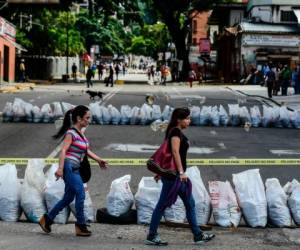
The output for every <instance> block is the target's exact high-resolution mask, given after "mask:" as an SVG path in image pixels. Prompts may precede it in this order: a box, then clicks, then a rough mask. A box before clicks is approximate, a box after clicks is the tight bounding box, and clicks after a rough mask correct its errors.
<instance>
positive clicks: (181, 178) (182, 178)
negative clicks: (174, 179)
mask: <svg viewBox="0 0 300 250" xmlns="http://www.w3.org/2000/svg"><path fill="white" fill-rule="evenodd" d="M179 177H180V180H181V181H184V182H186V181H187V179H188V177H187V175H186V174H185V173H183V174H181V175H179Z"/></svg>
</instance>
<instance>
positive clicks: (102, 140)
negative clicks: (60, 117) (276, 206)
mask: <svg viewBox="0 0 300 250" xmlns="http://www.w3.org/2000/svg"><path fill="white" fill-rule="evenodd" d="M96 89H98V90H102V91H105V92H106V93H109V92H110V91H114V90H115V89H116V88H104V87H102V86H101V87H99V86H98V87H97V86H96ZM118 90H119V91H118V92H117V93H115V94H112V95H109V94H108V95H107V96H110V98H107V99H106V100H105V102H106V104H112V105H114V106H116V107H117V108H119V107H120V106H121V105H123V104H128V105H130V106H135V105H137V106H141V105H142V104H143V103H144V101H145V95H146V94H147V93H152V94H154V95H155V97H156V100H155V103H156V104H159V105H160V106H161V107H164V106H165V105H166V104H168V105H172V106H174V107H181V106H188V105H200V102H201V100H200V99H199V98H197V96H199V95H200V96H205V97H206V101H205V105H219V104H222V105H224V106H227V104H235V103H241V104H243V105H246V106H248V107H249V106H253V105H259V106H260V107H261V102H260V101H259V100H256V99H245V98H244V97H241V96H240V95H237V94H236V93H233V92H231V91H229V90H228V89H225V88H221V87H212V88H207V89H201V88H194V89H188V88H183V87H181V86H173V87H167V88H162V87H153V88H149V87H148V86H147V87H141V88H134V87H131V88H129V89H127V88H126V87H118ZM14 97H20V98H22V99H23V100H25V101H28V102H31V103H33V104H35V105H38V106H41V105H42V104H44V103H51V102H54V101H64V102H69V103H72V104H74V105H77V104H88V103H89V102H90V100H89V98H88V96H87V95H86V94H85V93H84V92H82V91H81V90H80V88H73V89H71V90H69V91H68V88H67V87H65V88H64V87H60V88H54V87H48V88H44V89H36V90H33V91H27V92H20V93H17V94H0V110H2V109H3V107H4V105H5V103H6V102H7V101H13V99H14ZM0 127H1V129H0V141H1V144H0V158H11V157H12V158H14V157H16V158H45V157H48V156H49V155H50V154H52V155H53V151H54V150H55V149H56V147H57V145H58V143H59V142H57V141H54V140H53V139H51V135H53V134H54V133H55V132H56V129H55V126H54V124H28V123H1V124H0ZM86 134H87V137H88V138H89V139H90V142H91V147H92V149H93V151H94V152H96V153H97V154H99V155H100V156H102V157H104V158H147V157H149V156H150V155H151V154H152V152H153V150H154V149H153V148H155V146H158V145H159V144H160V143H161V142H162V139H163V136H164V134H163V133H162V132H160V131H158V132H154V131H152V130H151V128H150V126H136V125H135V126H129V125H126V126H121V125H120V126H113V125H108V126H100V125H90V126H89V127H88V129H87V131H86ZM185 134H186V135H187V137H188V138H189V139H190V143H191V149H192V148H193V150H192V151H191V152H190V153H189V155H188V157H189V158H213V159H216V158H254V159H255V158H278V159H282V158H300V157H299V155H300V150H299V146H300V140H299V138H300V136H299V131H298V130H295V129H274V128H250V130H249V131H248V132H247V131H246V130H245V129H244V128H243V127H226V128H224V127H218V128H216V127H193V126H191V127H190V128H188V129H187V130H186V131H185ZM250 168H254V166H225V167H224V166H201V167H200V171H201V175H202V179H203V181H204V183H205V185H206V186H207V183H208V181H211V180H221V181H225V180H230V181H231V180H232V174H233V173H237V172H241V171H243V170H246V169H250ZM255 168H259V169H260V172H261V175H262V178H263V181H265V180H266V179H267V178H272V177H276V178H279V180H280V181H281V184H283V185H284V184H285V183H286V182H287V181H290V180H292V179H293V178H296V179H298V180H300V171H299V167H298V166H294V167H292V166H280V167H278V166H255ZM24 170H25V167H21V166H18V175H19V177H20V178H23V176H24ZM92 171H93V176H92V179H91V181H90V184H89V187H90V190H91V195H92V200H93V203H94V206H95V208H100V207H104V206H105V198H106V195H107V193H108V191H109V187H110V184H111V181H112V180H113V179H115V178H117V177H120V176H123V175H125V174H131V175H132V180H131V189H132V191H133V193H135V192H136V190H137V186H138V183H139V181H140V179H141V177H142V176H149V175H151V174H150V173H149V172H148V171H147V169H146V168H145V167H143V166H139V167H136V166H113V167H111V168H110V169H108V170H106V171H102V170H100V169H98V168H97V167H93V169H92ZM11 225H13V224H7V223H0V229H1V231H3V232H4V233H3V234H2V236H0V248H1V247H2V249H50V248H52V249H53V248H57V249H77V248H79V247H83V246H84V248H86V249H96V248H97V249H142V246H141V245H140V242H141V241H142V239H143V237H144V234H145V233H146V228H144V227H117V226H104V225H94V226H93V230H94V231H95V235H94V236H93V238H92V239H91V240H92V241H89V242H87V241H84V240H83V241H79V240H78V239H76V240H75V241H73V239H74V238H73V236H70V233H71V232H72V230H73V227H72V225H66V226H61V227H59V226H58V227H56V228H57V230H58V231H56V233H55V234H54V236H49V237H48V236H44V235H42V234H40V233H39V229H38V228H36V227H35V226H33V225H31V224H24V225H14V226H11ZM273 230H274V231H273ZM278 230H279V229H278ZM284 230H285V231H284ZM284 230H282V229H280V231H277V230H275V229H272V230H271V229H270V230H269V229H268V230H266V231H262V230H258V231H256V230H251V229H245V228H243V229H241V230H240V231H239V232H238V233H237V234H232V233H231V232H229V231H223V230H220V229H217V236H218V238H219V239H216V243H211V244H212V245H211V246H212V247H213V249H221V248H222V249H254V248H257V249H271V248H272V249H273V248H275V249H297V247H296V245H294V243H293V242H295V241H296V238H295V239H294V238H293V237H294V236H291V237H290V235H293V234H295V232H298V230H296V231H293V230H292V231H291V232H290V231H288V229H284ZM102 231H105V232H106V233H105V234H104V236H102ZM179 231H180V230H179ZM115 232H118V233H119V234H120V237H121V238H118V236H117V235H119V234H118V233H115ZM163 232H164V233H165V234H166V235H167V239H170V241H172V240H173V241H174V243H173V244H174V245H173V246H172V247H171V248H170V249H174V248H176V247H179V248H181V249H182V248H188V249H194V247H193V246H192V245H187V246H186V245H185V243H181V241H180V240H179V239H180V237H183V239H184V240H183V242H188V240H187V239H186V238H184V237H185V236H186V235H189V234H188V231H187V230H183V232H181V231H180V232H178V230H174V232H173V231H171V232H170V231H169V230H167V229H163ZM177 233H178V235H180V236H179V238H178V239H175V238H176V237H175V236H174V235H177ZM111 234H114V235H111ZM122 235H125V236H122ZM172 235H173V236H172ZM107 237H108V238H107ZM189 237H190V236H189ZM231 237H233V239H235V240H236V242H237V244H240V245H235V244H234V243H233V242H230V241H231ZM174 239H175V240H174ZM13 240H16V241H15V242H16V243H14V244H12V245H10V244H11V242H12V241H13ZM22 241H25V242H26V244H24V247H21V246H20V245H19V244H20V242H22ZM102 241H103V243H102ZM224 241H225V242H226V241H227V242H228V244H226V243H224ZM65 242H67V243H68V244H67V243H65ZM92 242H94V244H93V243H92ZM278 242H279V243H278ZM252 243H253V245H252ZM35 244H36V245H35ZM186 244H188V243H186ZM189 244H190V243H189ZM276 244H277V245H276ZM278 244H279V245H278ZM175 246H176V247H175ZM253 246H255V247H253ZM275 246H277V247H275ZM208 247H209V245H208V246H207V248H208ZM179 248H178V249H179ZM143 249H147V248H143ZM205 249H206V247H205Z"/></svg>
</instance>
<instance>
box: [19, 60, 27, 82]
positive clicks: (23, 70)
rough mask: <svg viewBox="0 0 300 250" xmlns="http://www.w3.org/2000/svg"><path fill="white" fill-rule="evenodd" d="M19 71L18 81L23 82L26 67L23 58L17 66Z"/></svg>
mask: <svg viewBox="0 0 300 250" xmlns="http://www.w3.org/2000/svg"><path fill="white" fill-rule="evenodd" d="M19 71H20V76H19V81H20V82H25V81H26V67H25V60H24V59H21V63H20V66H19Z"/></svg>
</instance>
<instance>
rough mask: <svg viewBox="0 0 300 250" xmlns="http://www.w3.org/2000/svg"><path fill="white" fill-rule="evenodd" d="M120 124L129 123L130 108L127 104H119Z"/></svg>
mask: <svg viewBox="0 0 300 250" xmlns="http://www.w3.org/2000/svg"><path fill="white" fill-rule="evenodd" d="M120 111H121V124H122V125H127V124H129V123H130V119H131V108H130V106H129V105H122V106H121V109H120Z"/></svg>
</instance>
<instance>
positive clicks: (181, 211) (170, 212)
mask: <svg viewBox="0 0 300 250" xmlns="http://www.w3.org/2000/svg"><path fill="white" fill-rule="evenodd" d="M164 216H165V220H166V221H171V222H176V223H183V222H184V221H185V218H186V210H185V206H184V204H183V201H182V199H181V198H180V197H179V196H178V197H177V200H176V202H175V203H174V204H173V205H172V206H171V207H167V208H166V209H165V211H164Z"/></svg>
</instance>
